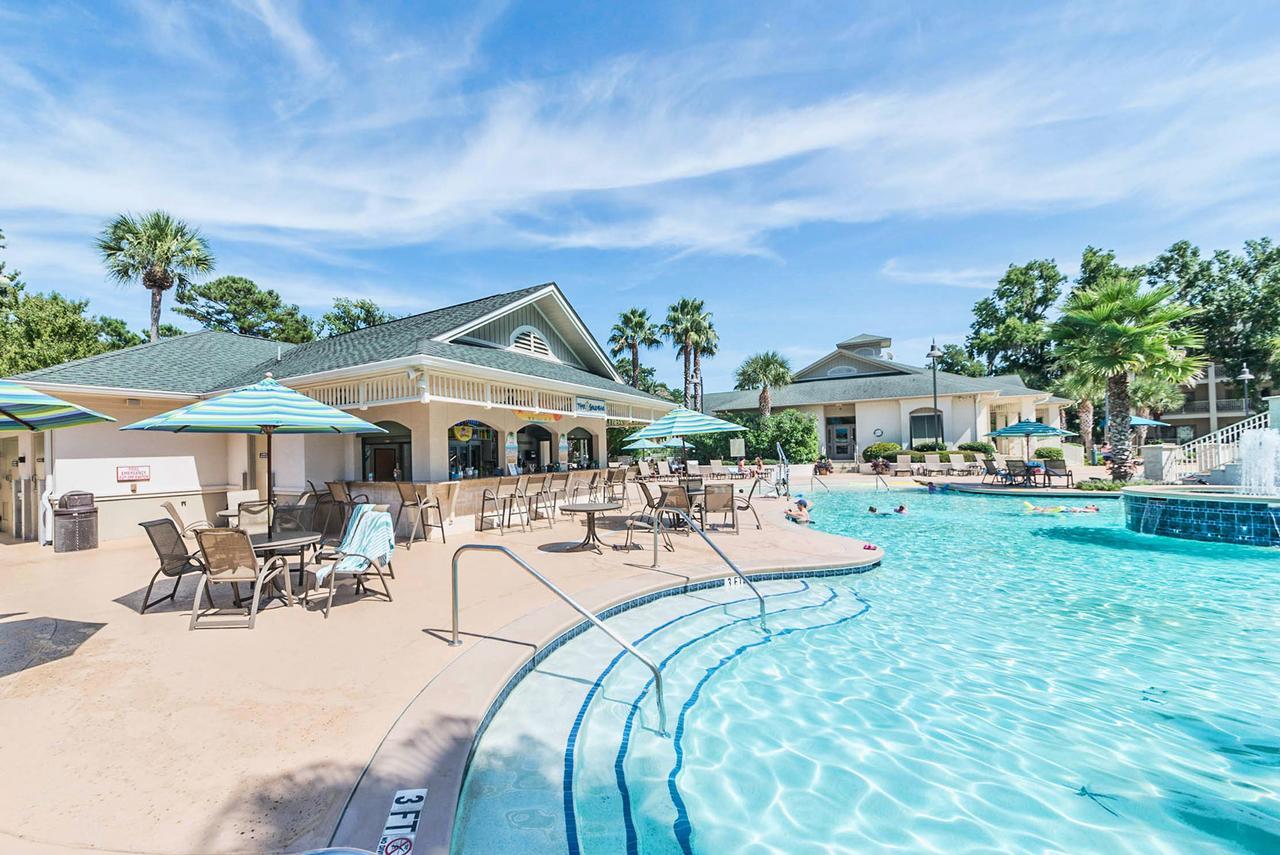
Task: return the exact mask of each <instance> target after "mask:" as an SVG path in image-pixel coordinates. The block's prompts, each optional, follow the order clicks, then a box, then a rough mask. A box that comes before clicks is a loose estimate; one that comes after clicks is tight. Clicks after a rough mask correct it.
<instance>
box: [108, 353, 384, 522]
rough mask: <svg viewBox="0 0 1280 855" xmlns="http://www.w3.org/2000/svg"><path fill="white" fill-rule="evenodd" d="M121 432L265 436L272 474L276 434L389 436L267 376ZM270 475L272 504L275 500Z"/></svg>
mask: <svg viewBox="0 0 1280 855" xmlns="http://www.w3.org/2000/svg"><path fill="white" fill-rule="evenodd" d="M121 430H161V431H168V432H169V433H261V434H266V437H267V472H268V473H269V472H270V471H271V436H272V434H277V433H386V431H385V430H383V429H382V428H380V427H378V426H377V425H374V424H370V423H369V422H366V421H365V420H364V419H358V418H356V417H355V416H353V415H351V414H350V413H344V412H343V411H342V410H339V409H337V408H335V407H330V406H329V405H327V404H322V403H320V402H319V401H317V400H315V399H314V398H308V397H307V396H306V395H304V394H302V393H301V392H295V391H294V390H293V389H290V388H289V387H288V386H281V385H280V384H279V383H277V382H276V381H275V380H273V379H271V375H270V374H268V375H267V376H266V377H265V378H263V379H262V380H259V381H258V382H257V383H254V384H253V385H252V386H245V387H244V388H242V389H237V390H235V391H234V392H228V393H227V394H225V395H219V396H218V397H216V398H209V399H208V400H205V401H197V402H196V403H194V404H188V405H187V406H185V407H179V408H178V409H176V410H170V411H169V412H167V413H161V414H160V415H158V416H152V417H151V418H149V419H143V420H142V421H140V422H135V423H133V424H131V425H126V426H124V427H123V428H121ZM274 499H275V496H274V488H273V487H272V485H271V478H270V476H269V475H268V477H267V501H269V502H270V501H274Z"/></svg>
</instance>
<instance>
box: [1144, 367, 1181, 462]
mask: <svg viewBox="0 0 1280 855" xmlns="http://www.w3.org/2000/svg"><path fill="white" fill-rule="evenodd" d="M1130 396H1131V397H1132V398H1133V408H1134V410H1135V411H1136V412H1137V414H1138V415H1140V416H1142V417H1143V418H1148V419H1155V420H1156V421H1160V416H1162V415H1164V414H1165V413H1167V412H1168V411H1169V410H1172V409H1176V408H1177V407H1180V406H1182V404H1183V403H1185V402H1186V400H1187V393H1186V390H1185V389H1183V383H1179V382H1177V381H1174V380H1170V379H1169V378H1167V377H1165V376H1163V375H1161V374H1144V375H1143V376H1141V377H1135V378H1134V379H1133V385H1132V387H1131V388H1130ZM1134 433H1135V434H1136V435H1137V443H1138V447H1139V448H1141V447H1142V446H1144V445H1146V444H1147V426H1146V425H1140V426H1138V427H1137V428H1136V429H1135V430H1134Z"/></svg>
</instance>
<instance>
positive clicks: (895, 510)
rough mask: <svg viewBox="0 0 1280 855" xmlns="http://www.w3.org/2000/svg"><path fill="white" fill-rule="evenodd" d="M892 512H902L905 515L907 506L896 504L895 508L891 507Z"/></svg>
mask: <svg viewBox="0 0 1280 855" xmlns="http://www.w3.org/2000/svg"><path fill="white" fill-rule="evenodd" d="M893 512H894V513H895V514H903V515H905V514H906V513H907V506H906V505H898V507H896V508H894V509H893Z"/></svg>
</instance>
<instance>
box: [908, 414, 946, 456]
mask: <svg viewBox="0 0 1280 855" xmlns="http://www.w3.org/2000/svg"><path fill="white" fill-rule="evenodd" d="M942 437H943V434H942V411H941V410H935V409H933V408H932V407H920V408H919V409H915V410H912V411H911V447H912V448H914V447H915V444H916V443H917V442H943V441H944V440H943V438H942Z"/></svg>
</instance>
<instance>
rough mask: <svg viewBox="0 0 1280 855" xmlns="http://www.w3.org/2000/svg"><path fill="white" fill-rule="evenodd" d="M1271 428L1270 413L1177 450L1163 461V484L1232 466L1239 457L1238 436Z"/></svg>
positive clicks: (1201, 438)
mask: <svg viewBox="0 0 1280 855" xmlns="http://www.w3.org/2000/svg"><path fill="white" fill-rule="evenodd" d="M1270 426H1271V413H1270V412H1262V413H1258V414H1257V415H1256V416H1250V417H1249V418H1247V419H1243V420H1242V421H1238V422H1236V423H1235V424H1230V425H1227V426H1226V427H1224V428H1222V429H1221V430H1217V431H1214V432H1213V433H1210V434H1205V435H1204V436H1202V437H1200V438H1198V439H1193V440H1191V441H1190V442H1187V443H1184V444H1182V445H1180V446H1178V449H1177V451H1175V452H1174V453H1173V454H1170V455H1169V456H1168V457H1166V458H1165V460H1164V480H1165V481H1180V480H1181V479H1183V478H1185V477H1187V476H1188V475H1198V474H1201V473H1204V472H1212V471H1213V470H1215V469H1217V468H1218V467H1220V466H1226V465H1227V464H1228V463H1234V462H1235V460H1236V457H1237V456H1238V455H1239V453H1240V435H1241V434H1243V433H1244V432H1245V431H1247V430H1257V429H1259V428H1267V427H1270Z"/></svg>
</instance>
